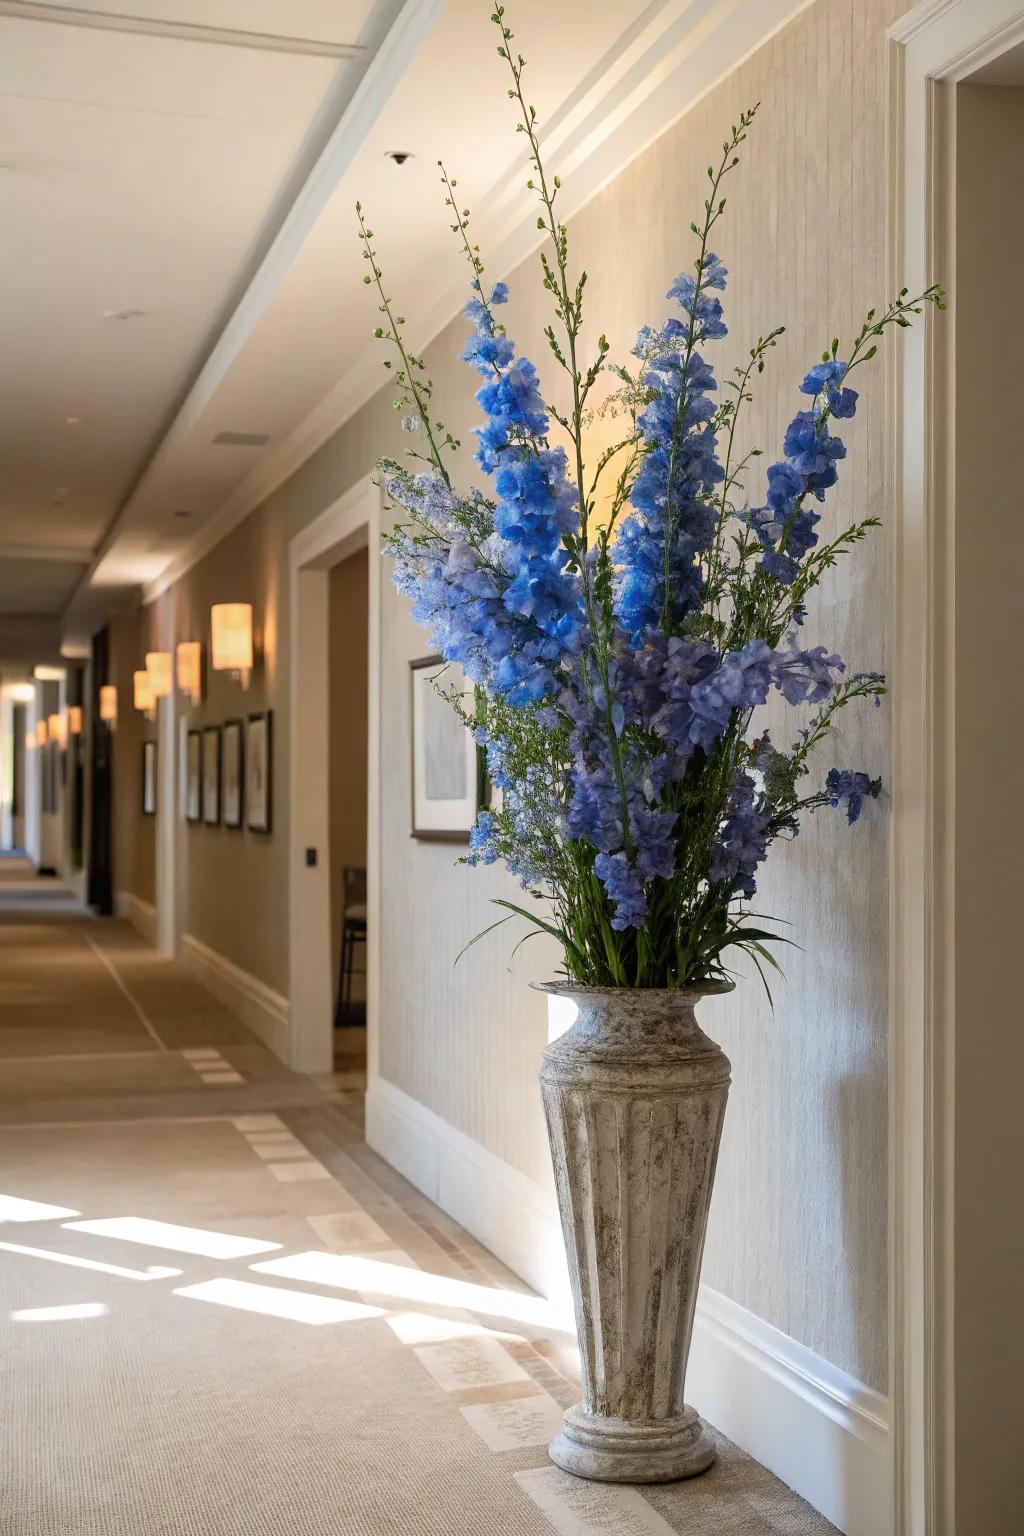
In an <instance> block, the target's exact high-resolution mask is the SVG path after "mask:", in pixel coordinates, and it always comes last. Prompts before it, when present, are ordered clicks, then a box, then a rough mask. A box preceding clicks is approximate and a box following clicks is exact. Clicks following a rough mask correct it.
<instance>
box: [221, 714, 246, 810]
mask: <svg viewBox="0 0 1024 1536" xmlns="http://www.w3.org/2000/svg"><path fill="white" fill-rule="evenodd" d="M242 729H243V728H242V721H241V720H225V722H224V727H223V730H222V732H221V763H220V798H221V819H222V820H223V823H224V825H225V826H226V827H231V828H232V829H233V830H237V829H239V828H240V827H241V826H242V815H243V807H244V804H245V746H244V742H243V739H242Z"/></svg>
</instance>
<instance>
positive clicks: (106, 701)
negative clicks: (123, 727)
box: [100, 683, 117, 725]
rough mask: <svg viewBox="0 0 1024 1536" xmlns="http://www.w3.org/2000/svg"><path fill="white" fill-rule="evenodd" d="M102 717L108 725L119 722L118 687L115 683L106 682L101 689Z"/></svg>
mask: <svg viewBox="0 0 1024 1536" xmlns="http://www.w3.org/2000/svg"><path fill="white" fill-rule="evenodd" d="M100 719H101V720H105V721H106V722H107V724H108V725H116V724H117V689H116V688H115V687H114V685H113V683H105V684H104V686H103V687H102V688H101V689H100Z"/></svg>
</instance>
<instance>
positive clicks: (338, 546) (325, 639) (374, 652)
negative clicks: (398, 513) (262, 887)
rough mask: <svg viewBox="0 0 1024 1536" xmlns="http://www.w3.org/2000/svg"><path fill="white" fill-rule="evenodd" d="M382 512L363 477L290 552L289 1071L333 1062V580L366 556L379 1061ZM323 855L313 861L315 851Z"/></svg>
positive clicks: (371, 930) (371, 949)
mask: <svg viewBox="0 0 1024 1536" xmlns="http://www.w3.org/2000/svg"><path fill="white" fill-rule="evenodd" d="M380 514H381V493H380V490H379V488H378V486H377V485H376V483H375V482H374V480H373V479H372V477H370V476H366V477H365V478H364V479H361V480H358V481H357V482H356V484H355V485H353V486H352V487H351V488H350V489H349V490H348V491H346V492H345V494H344V495H343V496H340V497H339V498H338V499H337V501H334V502H332V503H331V505H330V506H329V507H327V508H326V510H325V511H323V512H321V513H320V515H319V517H316V518H314V520H313V521H312V522H311V523H309V524H307V526H306V527H305V528H303V529H302V531H301V532H300V533H297V534H296V535H295V537H294V538H293V539H292V540H291V543H290V544H289V547H288V579H289V587H288V592H289V604H290V608H289V611H290V613H291V616H292V618H291V642H292V643H291V656H290V661H289V698H290V700H291V709H290V718H289V728H288V729H289V759H290V765H291V772H290V775H289V782H290V788H289V800H290V815H289V854H288V870H289V987H288V999H289V1065H290V1066H291V1068H292V1070H293V1071H296V1072H330V1071H331V1070H332V1068H333V1065H334V1047H333V1029H334V981H335V977H334V974H333V969H334V967H333V960H332V956H333V953H334V947H333V945H332V943H331V884H330V881H331V867H330V857H329V847H330V821H329V803H328V801H329V794H330V785H329V765H330V707H329V706H330V694H329V681H330V673H329V666H328V663H329V648H330V633H329V615H330V610H329V575H330V571H331V568H332V567H333V566H335V565H338V564H339V563H340V562H341V561H342V560H345V559H347V557H348V556H349V555H351V554H354V553H355V552H356V551H357V550H359V549H363V548H365V549H367V550H368V553H369V569H368V577H367V579H368V583H369V603H368V626H369V635H368V659H367V680H366V684H367V753H368V761H367V806H366V916H367V946H366V1039H367V1068H368V1071H369V1072H370V1074H371V1075H372V1074H373V1072H374V1070H375V1065H376V1055H377V1006H378V997H379V987H378V966H379V960H378V955H379V935H380V923H379V913H380V878H379V872H380V830H379V829H380V815H379V794H380V790H379V778H380V774H379V763H380V744H379V743H380V700H379V691H380ZM307 848H315V849H317V851H318V858H317V863H316V864H315V865H313V866H309V865H307V863H306V849H307Z"/></svg>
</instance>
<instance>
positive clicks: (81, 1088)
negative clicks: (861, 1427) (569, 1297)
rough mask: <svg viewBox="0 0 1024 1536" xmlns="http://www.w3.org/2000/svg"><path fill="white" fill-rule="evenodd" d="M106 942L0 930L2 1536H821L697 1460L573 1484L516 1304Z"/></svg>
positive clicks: (206, 1019)
mask: <svg viewBox="0 0 1024 1536" xmlns="http://www.w3.org/2000/svg"><path fill="white" fill-rule="evenodd" d="M345 1068H346V1069H345V1070H344V1071H342V1072H339V1073H336V1074H334V1075H333V1076H331V1077H329V1078H325V1079H308V1078H298V1077H295V1076H293V1075H292V1074H290V1073H288V1072H287V1071H286V1070H285V1069H284V1068H283V1067H282V1066H281V1065H280V1063H278V1062H277V1061H276V1059H275V1058H273V1057H272V1056H271V1055H270V1054H269V1053H268V1052H267V1051H266V1050H265V1049H264V1047H263V1046H262V1045H261V1044H260V1043H259V1042H258V1041H256V1040H255V1039H254V1038H253V1037H252V1036H251V1035H250V1034H248V1032H247V1031H246V1030H245V1029H244V1027H243V1026H242V1025H241V1024H240V1023H238V1021H237V1020H235V1019H234V1018H233V1017H232V1016H231V1015H230V1014H229V1013H227V1012H226V1011H225V1010H224V1009H223V1008H222V1007H221V1005H220V1004H219V1003H218V1002H217V1001H216V1000H215V999H213V998H212V997H211V996H210V995H209V994H208V993H206V992H205V991H204V989H203V988H202V987H200V986H198V984H197V983H195V982H194V981H193V980H192V979H191V978H190V977H189V976H188V975H187V974H186V973H185V972H184V971H183V970H182V969H181V968H180V967H179V966H177V965H176V964H174V963H172V962H169V961H166V960H162V959H160V958H158V957H157V956H155V955H154V954H153V953H152V951H151V950H149V949H148V948H147V947H146V946H145V945H144V944H143V943H142V941H141V940H140V939H138V938H137V937H136V936H135V935H134V934H133V933H132V932H131V931H130V930H128V929H127V928H126V927H125V926H124V925H122V924H119V923H90V922H87V921H84V920H82V921H79V922H77V923H67V922H57V923H52V924H48V923H46V922H45V921H44V920H43V919H42V918H40V917H39V915H38V914H37V913H33V914H32V915H31V918H30V920H28V921H23V922H21V923H17V922H14V921H8V922H7V923H5V924H4V925H3V927H2V928H0V1335H2V1337H0V1361H2V1369H0V1423H2V1425H3V1434H2V1439H0V1502H2V1508H0V1530H2V1531H3V1536H552V1533H556V1536H673V1533H675V1536H697V1533H701V1536H704V1533H711V1532H713V1533H714V1536H778V1533H787V1536H826V1533H828V1532H831V1531H832V1527H831V1526H829V1525H828V1523H827V1522H826V1521H824V1520H822V1519H821V1518H820V1517H819V1516H818V1515H816V1514H815V1513H814V1512H813V1511H812V1510H810V1509H809V1508H808V1507H807V1506H806V1505H805V1504H803V1503H802V1501H801V1500H800V1499H798V1498H797V1497H796V1496H795V1495H794V1494H793V1493H791V1492H790V1491H789V1490H788V1489H786V1488H785V1487H783V1485H782V1484H781V1483H779V1482H778V1481H777V1480H776V1479H775V1478H773V1477H772V1476H770V1475H769V1474H768V1473H767V1472H765V1471H764V1470H763V1469H762V1468H760V1467H759V1466H757V1465H756V1464H755V1463H754V1462H752V1461H751V1460H750V1459H749V1458H748V1457H746V1456H744V1455H743V1454H742V1453H740V1452H739V1451H738V1450H737V1449H736V1448H735V1447H734V1446H732V1445H730V1444H729V1443H728V1442H726V1441H722V1442H721V1447H720V1448H721V1459H720V1461H719V1462H718V1464H717V1465H716V1466H715V1468H714V1469H713V1470H712V1471H711V1472H710V1473H709V1474H708V1475H707V1476H706V1477H704V1478H701V1479H697V1480H695V1481H694V1482H692V1483H688V1484H678V1485H675V1486H672V1487H665V1488H659V1489H650V1490H645V1491H643V1492H641V1491H639V1490H635V1489H623V1488H606V1487H598V1486H595V1485H590V1484H586V1483H582V1482H579V1481H577V1480H576V1479H574V1478H571V1477H568V1476H566V1475H565V1474H564V1473H561V1472H559V1471H557V1470H556V1469H555V1468H553V1467H551V1466H550V1464H549V1463H548V1461H547V1457H546V1454H545V1444H546V1441H547V1439H548V1437H549V1436H550V1434H551V1433H552V1432H553V1430H554V1428H555V1426H556V1424H557V1422H558V1419H559V1415H560V1412H561V1407H562V1406H564V1405H567V1404H569V1403H571V1402H573V1401H575V1399H576V1396H577V1391H576V1386H575V1385H574V1382H573V1379H572V1378H573V1375H574V1372H575V1369H576V1362H575V1355H574V1348H573V1344H572V1340H571V1337H570V1335H569V1334H568V1333H567V1332H566V1331H565V1329H564V1327H563V1326H562V1325H561V1320H559V1319H557V1318H554V1317H552V1316H551V1315H550V1310H549V1308H548V1306H547V1304H546V1303H544V1302H543V1301H541V1300H539V1299H538V1298H537V1297H535V1296H533V1295H532V1294H531V1293H530V1292H529V1291H528V1290H527V1289H526V1288H525V1287H524V1286H523V1285H522V1283H521V1282H520V1281H518V1280H516V1279H515V1278H514V1277H513V1276H512V1275H510V1274H509V1273H508V1272H507V1271H506V1270H504V1269H503V1268H502V1266H501V1265H500V1264H499V1263H498V1262H497V1261H496V1260H495V1259H494V1258H493V1257H492V1256H491V1255H490V1254H488V1253H487V1251H486V1250H485V1249H483V1248H482V1247H481V1246H480V1245H479V1244H478V1243H476V1242H475V1241H474V1240H473V1239H472V1238H471V1237H469V1236H468V1235H467V1234H466V1233H464V1232H462V1231H461V1230H460V1229H459V1228H458V1227H456V1226H455V1224H454V1223H453V1222H451V1221H450V1220H449V1218H447V1217H446V1216H445V1215H444V1213H443V1212H441V1211H439V1210H438V1209H437V1208H436V1207H434V1206H432V1205H431V1204H430V1202H429V1201H427V1200H425V1199H424V1198H423V1197H422V1196H421V1195H419V1194H418V1193H417V1192H416V1191H415V1190H414V1189H413V1188H412V1187H411V1186H410V1185H408V1184H407V1183H406V1182H405V1181H404V1180H403V1179H401V1178H400V1177H399V1176H398V1175H397V1174H395V1173H394V1172H393V1171H392V1170H391V1169H389V1168H388V1167H387V1166H386V1165H385V1164H384V1163H382V1162H381V1161H380V1159H378V1158H377V1157H376V1156H375V1155H374V1154H373V1153H372V1152H370V1151H369V1150H368V1149H367V1147H366V1146H365V1144H364V1142H363V1139H362V1128H361V1093H360V1077H359V1074H358V1071H356V1070H355V1069H354V1067H353V1065H352V1064H351V1063H348V1062H346V1063H345Z"/></svg>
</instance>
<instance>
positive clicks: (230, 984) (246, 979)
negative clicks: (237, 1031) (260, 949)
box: [181, 933, 288, 1062]
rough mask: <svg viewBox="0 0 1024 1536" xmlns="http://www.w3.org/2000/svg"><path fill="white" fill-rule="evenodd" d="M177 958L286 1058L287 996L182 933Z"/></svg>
mask: <svg viewBox="0 0 1024 1536" xmlns="http://www.w3.org/2000/svg"><path fill="white" fill-rule="evenodd" d="M181 960H182V963H183V964H184V965H185V966H186V967H187V969H188V970H190V971H191V972H192V974H193V975H194V976H195V977H197V978H198V980H200V981H201V982H202V983H203V985H204V986H205V987H206V988H207V989H208V990H209V991H210V992H212V993H213V995H214V997H216V998H219V999H220V1001H221V1002H222V1003H223V1004H224V1006H225V1008H229V1009H230V1010H231V1012H232V1013H233V1014H234V1015H235V1017H236V1018H238V1019H241V1021H242V1023H243V1024H245V1025H247V1026H248V1027H249V1029H251V1030H252V1032H253V1034H254V1035H256V1037H257V1038H258V1039H260V1040H262V1041H263V1044H264V1045H266V1046H267V1047H269V1049H270V1050H272V1051H273V1053H274V1055H275V1056H277V1057H279V1058H280V1060H281V1061H285V1062H286V1061H287V1060H288V999H287V998H286V997H282V996H281V994H280V992H275V991H274V989H273V987H268V986H267V985H266V983H265V982H262V981H260V980H259V978H258V977H256V976H253V975H252V974H251V973H250V972H249V971H243V970H242V968H241V966H238V965H235V964H234V963H233V962H232V961H231V960H227V959H225V957H224V956H223V955H222V954H219V953H218V951H217V950H215V949H211V948H210V946H209V945H208V944H204V943H203V942H202V940H200V939H197V938H196V936H195V934H193V933H186V934H185V935H184V937H183V939H182V941H181Z"/></svg>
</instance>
